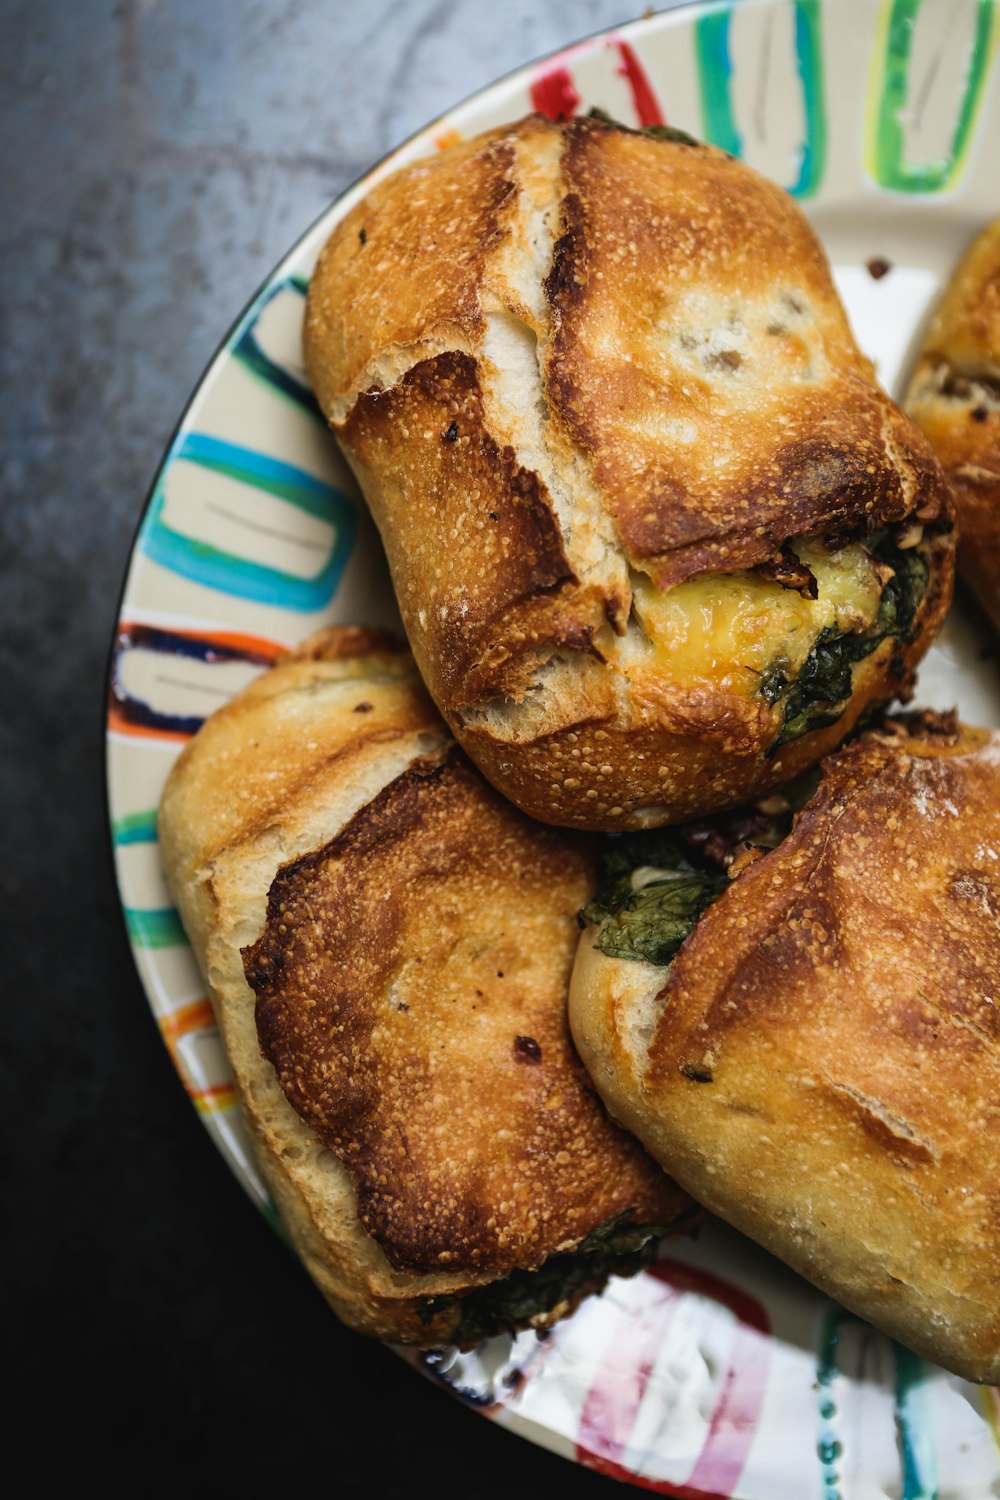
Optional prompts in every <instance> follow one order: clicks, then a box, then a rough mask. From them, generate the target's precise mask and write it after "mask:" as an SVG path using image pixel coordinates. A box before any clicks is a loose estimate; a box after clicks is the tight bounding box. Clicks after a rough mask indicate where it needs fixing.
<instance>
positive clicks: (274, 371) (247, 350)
mask: <svg viewBox="0 0 1000 1500" xmlns="http://www.w3.org/2000/svg"><path fill="white" fill-rule="evenodd" d="M307 286H308V282H307V281H306V280H305V278H304V277H301V276H289V277H287V278H286V279H285V280H284V281H279V282H278V283H277V285H276V286H274V287H272V288H271V289H270V290H269V291H268V292H267V293H265V295H264V296H263V297H261V298H260V300H259V301H258V302H257V303H256V304H255V306H254V310H253V314H252V316H251V317H250V318H248V319H247V321H246V323H245V325H244V327H243V329H242V330H241V331H240V332H239V333H238V334H237V335H236V338H235V339H234V341H233V344H232V347H231V352H232V356H233V358H234V359H235V360H238V361H239V363H240V364H241V365H243V366H244V368H245V369H247V370H249V371H250V373H251V375H253V376H255V377H256V378H257V379H258V380H261V381H263V383H264V384H265V385H266V386H268V387H269V389H271V390H272V391H276V392H277V393H278V394H279V395H281V396H284V397H286V398H287V399H288V400H289V401H291V402H293V403H294V404H295V405H296V406H297V407H298V408H299V409H300V410H301V411H304V412H305V413H306V414H307V416H310V417H314V418H315V419H316V421H317V422H319V423H320V424H321V425H322V426H323V427H325V426H326V419H325V418H324V416H323V413H322V412H321V411H320V409H319V405H318V403H317V401H316V397H315V396H314V395H313V393H312V391H311V389H310V388H309V386H308V385H307V383H306V382H305V381H304V380H301V379H299V377H298V376H297V375H293V374H292V372H291V370H288V369H286V367H285V366H284V365H280V364H278V362H277V361H276V360H274V359H272V358H271V356H270V355H269V354H268V353H267V352H266V351H265V350H264V348H263V347H262V346H261V344H260V341H259V340H258V338H257V329H258V327H259V324H260V319H261V314H262V313H263V311H264V309H265V308H266V307H267V306H269V304H270V303H271V302H273V301H274V299H275V297H279V296H281V294H282V293H283V292H288V291H291V292H293V293H295V294H296V295H298V296H300V297H301V296H304V295H305V292H306V288H307Z"/></svg>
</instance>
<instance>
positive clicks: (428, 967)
mask: <svg viewBox="0 0 1000 1500" xmlns="http://www.w3.org/2000/svg"><path fill="white" fill-rule="evenodd" d="M159 832H160V840H161V846H162V852H163V859H164V863H165V869H166V874H167V879H168V882H169V885H170V889H171V891H172V894H173V897H174V900H175V901H176V904H177V907H178V909H179V911H180V913H181V916H182V919H183V921H184V925H185V927H186V929H187V932H188V935H189V937H190V939H191V943H192V946H193V948H194V951H195V954H196V956H197V958H198V961H199V963H200V965H201V967H202V970H203V972H204V975H205V980H206V984H207V986H208V990H209V994H210V996H211V999H212V1002H213V1005H214V1007H215V1011H216V1014H217V1017H218V1022H219V1027H220V1031H221V1035H222V1039H223V1043H224V1045H225V1048H226V1051H227V1053H228V1055H229V1058H230V1061H231V1064H232V1068H233V1073H234V1077H235V1081H236V1085H237V1087H238V1090H239V1093H240V1097H241V1099H242V1102H243V1106H244V1109H245V1112H246V1118H247V1121H248V1124H249V1127H250V1130H251V1133H252V1138H253V1141H254V1144H255V1148H256V1151H257V1155H258V1157H259V1161H260V1165H261V1169H262V1171H263V1173H264V1176H265V1177H266V1179H267V1181H268V1183H269V1185H270V1187H271V1190H272V1193H273V1195H274V1198H275V1201H276V1204H277V1207H278V1210H279V1213H280V1215H281V1218H282V1220H283V1221H284V1224H285V1227H286V1229H287V1231H288V1234H289V1236H290V1238H291V1240H292V1242H293V1244H294V1245H295V1246H296V1248H297V1249H298V1251H299V1253H300V1255H301V1256H302V1259H303V1260H304V1262H305V1264H306V1266H307V1267H308V1269H309V1271H310V1272H311V1273H312V1275H313V1277H314V1278H315V1280H316V1282H317V1283H318V1285H319V1287H320V1288H321V1290H322V1291H323V1292H324V1293H325V1295H326V1296H327V1298H328V1299H329V1301H330V1303H331V1304H332V1306H333V1308H334V1310H335V1311H336V1312H337V1313H338V1315H339V1316H340V1317H341V1318H342V1319H343V1320H344V1322H346V1323H348V1324H349V1325H350V1326H351V1327H353V1328H355V1329H358V1330H359V1331H361V1332H364V1333H370V1334H375V1335H378V1336H380V1337H382V1338H385V1339H390V1340H393V1341H395V1342H398V1343H411V1344H424V1345H432V1344H440V1343H444V1342H452V1341H455V1342H459V1343H463V1344H470V1343H475V1342H477V1341H478V1339H479V1338H480V1337H485V1336H487V1335H488V1334H491V1333H494V1332H497V1331H499V1330H502V1329H507V1328H514V1327H520V1326H526V1325H528V1324H531V1325H533V1326H541V1325H543V1324H545V1323H547V1322H551V1321H552V1320H553V1319H554V1318H556V1317H558V1316H560V1315H561V1314H563V1313H565V1312H567V1311H569V1310H570V1309H571V1308H572V1307H573V1306H575V1304H576V1303H577V1302H578V1301H579V1299H580V1297H581V1296H582V1295H584V1294H585V1293H586V1292H588V1291H592V1290H595V1289H597V1288H599V1287H600V1286H601V1285H602V1284H603V1282H604V1280H605V1279H606V1277H607V1275H608V1274H609V1272H610V1271H612V1270H614V1271H615V1272H620V1273H623V1274H624V1273H627V1272H629V1271H630V1270H631V1271H634V1270H635V1269H637V1267H638V1266H639V1265H641V1264H643V1263H645V1261H647V1260H648V1259H649V1258H650V1257H651V1253H652V1250H653V1248H654V1244H655V1236H656V1235H658V1234H659V1233H661V1232H662V1231H663V1230H665V1229H667V1228H672V1227H676V1226H678V1225H680V1224H681V1223H682V1222H688V1223H689V1222H690V1221H691V1219H692V1213H693V1207H692V1205H691V1203H690V1200H688V1199H687V1198H686V1197H685V1195H684V1194H682V1193H681V1192H680V1191H679V1190H678V1189H677V1188H676V1187H675V1185H674V1184H673V1183H671V1182H670V1180H669V1178H667V1177H666V1176H665V1175H664V1174H663V1172H662V1171H661V1170H660V1169H659V1167H657V1166H656V1165H655V1163H653V1162H652V1161H651V1160H650V1159H649V1158H648V1157H647V1156H646V1155H645V1153H644V1152H643V1151H642V1150H641V1149H640V1147H639V1146H638V1145H637V1143H636V1142H635V1141H633V1140H632V1139H631V1137H628V1136H626V1135H625V1134H624V1133H623V1132H622V1131H620V1130H619V1129H617V1128H616V1127H615V1126H613V1125H612V1124H611V1123H610V1122H609V1120H608V1118H607V1116H606V1114H605V1112H604V1110H603V1107H602V1106H601V1104H600V1102H599V1100H598V1099H597V1097H596V1095H595V1093H594V1091H593V1088H592V1086H591V1085H590V1083H589V1080H588V1079H587V1076H586V1074H585V1072H584V1070H583V1068H582V1066H581V1064H580V1062H579V1059H578V1058H577V1057H576V1055H575V1053H574V1051H573V1047H572V1042H571V1040H570V1037H569V1031H568V1026H567V1021H566V990H567V984H568V979H569V971H570V967H571V965H572V960H573V952H574V950H575V946H576V936H577V933H578V931H579V928H578V926H577V921H576V915H577V911H578V909H579V907H580V905H581V902H582V901H584V900H585V899H586V896H587V894H588V893H589V890H590V886H591V881H592V861H591V855H590V853H589V852H588V849H587V848H586V847H585V846H584V845H583V844H581V843H580V842H579V840H578V839H574V838H572V837H566V836H559V835H557V834H555V833H554V832H553V831H552V830H550V829H546V828H542V827H540V826H539V825H536V824H530V823H529V822H528V821H527V820H526V819H524V818H522V817H521V816H520V815H519V814H518V813H517V812H516V811H515V810H514V809H512V808H511V807H509V805H508V804H506V803H504V802H503V801H502V800H501V799H500V798H499V797H498V796H497V795H496V793H495V792H494V791H493V789H492V788H491V787H489V786H488V785H487V784H486V783H484V782H483V781H482V779H481V778H480V777H479V776H478V774H477V773H476V772H475V771H474V770H473V769H472V767H471V766H469V764H468V763H467V762H466V761H465V759H464V758H463V757H462V755H461V753H460V751H459V750H458V749H457V748H456V747H455V745H454V743H453V742H452V740H451V738H450V736H449V735H448V733H447V730H446V728H445V726H444V725H443V724H442V723H441V721H440V720H439V719H438V717H437V715H436V714H435V712H434V710H433V707H432V705H431V703H430V701H429V700H428V698H427V696H426V694H425V692H424V691H423V688H422V686H421V684H420V682H419V679H418V677H417V674H416V671H415V669H414V666H413V662H412V659H411V658H410V656H409V655H408V654H407V653H404V652H402V651H401V650H400V649H399V648H398V647H397V646H395V645H393V644H392V643H390V642H389V641H388V640H386V639H384V638H381V637H379V636H377V635H375V634H373V633H372V632H365V631H358V630H348V629H333V630H330V631H328V632H325V633H323V634H322V635H321V636H319V637H317V638H316V639H315V640H314V641H312V642H310V643H307V645H306V646H305V647H303V648H302V650H301V651H300V652H298V653H293V654H291V655H290V656H289V657H287V658H286V659H285V660H284V661H283V662H281V663H280V664H279V665H277V666H276V667H275V668H273V669H272V670H271V671H268V672H265V673H264V674H263V675H262V676H261V677H259V678H257V679H256V680H255V681H254V682H253V683H252V684H251V685H250V686H249V687H248V688H247V689H245V690H244V691H243V692H241V693H239V694H238V695H237V696H236V697H235V698H234V699H233V700H232V702H230V703H229V704H228V705H226V707H224V708H222V709H221V710H219V712H217V713H216V714H214V715H213V716H212V717H211V718H210V719H209V720H208V721H207V722H206V723H205V725H204V726H203V728H202V729H201V730H200V731H199V733H198V734H197V735H196V736H195V738H194V740H193V741H192V742H191V744H190V745H189V746H188V747H187V749H186V750H185V751H184V753H183V754H182V755H181V756H180V758H179V759H178V761H177V763H176V765H175V767H174V769H173V771H172V773H171V775H170V778H169V780H168V782H167V786H166V789H165V791H164V795H163V801H162V806H161V810H160V819H159ZM241 950H242V954H243V956H241ZM248 979H249V982H248ZM251 986H253V988H251ZM254 990H256V1002H255V995H254ZM255 1011H256V1019H255Z"/></svg>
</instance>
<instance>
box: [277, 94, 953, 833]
mask: <svg viewBox="0 0 1000 1500" xmlns="http://www.w3.org/2000/svg"><path fill="white" fill-rule="evenodd" d="M661 134H662V133H661ZM667 135H668V137H669V138H660V137H659V136H657V137H654V136H653V135H651V134H650V133H648V132H646V131H634V130H627V129H625V128H623V127H620V126H616V125H615V124H613V123H612V122H608V121H606V120H603V119H594V118H588V119H575V120H572V121H570V122H568V123H565V124H554V123H552V122H550V121H548V120H545V119H542V118H540V117H537V116H532V117H529V118H527V119H525V120H522V121H520V122H518V123H516V124H514V125H511V126H507V127H504V128H501V129H497V130H493V131H491V132H489V133H487V134H485V135H483V136H480V137H478V138H476V139H475V140H471V141H468V142H465V143H463V144H461V145H458V146H454V147H452V148H450V149H448V150H447V151H444V152H442V153H441V154H440V155H438V156H437V157H436V158H434V159H433V160H429V161H420V162H417V163H416V164H415V165H412V166H408V167H406V168H404V169H403V170H401V171H400V172H398V173H397V174H396V175H394V176H391V177H389V178H387V179H386V180H384V181H382V182H380V183H378V184H377V185H376V186H375V187H374V188H372V190H371V192H370V193H369V194H368V196H367V197H366V198H365V199H364V200H363V201H362V202H361V203H359V204H358V205H357V206H356V207H355V208H354V209H353V210H352V211H351V212H350V213H349V214H347V215H346V216H345V217H344V218H343V219H342V220H341V222H340V223H339V224H338V225H337V227H336V228H335V230H334V231H333V234H332V235H331V237H330V240H329V242H328V243H327V245H326V247H325V249H324V250H323V253H322V255H321V256H320V259H319V263H318V265H317V267H316V270H315V273H314V275H313V277H312V280H311V283H310V287H309V295H308V301H307V312H306V322H305V331H304V340H305V359H306V367H307V371H308V374H309V378H310V380H311V382H312V385H313V387H314V389H315V391H316V394H317V397H318V399H319V402H320V405H321V406H322V409H323V411H324V412H325V413H326V415H327V416H328V418H329V420H330V422H331V424H332V426H333V430H334V432H335V433H336V435H337V438H338V439H339V441H340V444H341V446H342V448H343V451H344V453H345V454H346V456H347V458H348V460H349V462H350V464H351V466H352V467H353V469H354V471H355V473H356V475H357V477H358V480H359V482H360V485H361V488H362V490H363V492H364V494H365V496H366V498H367V500H368V503H369V505H370V507H371V510H372V512H373V514H374V517H375V520H376V522H377V523H378V526H379V529H380V531H381V535H382V539H383V542H384V544H385V548H386V552H387V554H388V559H389V564H390V568H391V572H392V578H393V582H394V585H395V589H396V593H397V596H398V599H399V605H400V609H401V612H402V617H403V622H404V625H405V628H406V631H407V634H408V636H409V639H410V642H411V645H412V647H413V651H414V655H415V657H416V660H417V663H418V666H419V668H420V670H421V672H422V674H423V676H424V679H425V681H426V682H427V685H428V687H429V689H430V691H431V693H432V695H433V696H434V698H435V700H436V702H437V704H438V707H439V708H440V710H441V712H442V713H443V715H444V717H445V718H446V720H447V721H448V723H449V725H450V727H451V729H452V731H453V732H454V734H455V736H456V738H457V739H458V740H459V741H460V743H461V744H462V746H463V747H464V749H465V750H466V751H467V752H468V753H469V755H470V756H471V757H472V758H473V760H474V761H476V763H477V764H478V765H479V767H480V768H481V769H482V770H483V771H484V773H485V774H486V776H487V777H488V778H489V779H490V780H491V781H492V782H493V783H494V784H495V785H496V786H497V787H499V788H500V790H501V791H503V792H504V793H505V794H506V795H507V796H508V797H510V798H511V799H512V800H513V801H514V802H516V803H518V804H519V805H520V806H521V807H522V808H523V809H525V810H526V811H528V812H530V813H531V814H532V815H534V816H535V817H537V818H540V819H543V820H544V821H547V822H552V823H557V824H562V825H566V826H575V827H582V828H594V829H614V828H631V827H641V826H647V825H655V824H662V823H669V822H675V821H677V820H680V819H683V818H687V817H691V816H694V815H696V814H699V813H700V812H702V811H704V810H706V809H710V808H717V807H723V806H729V805H733V804H735V803H737V802H739V801H741V800H743V799H745V798H746V797H748V796H750V795H754V794H756V793H757V792H758V791H760V790H761V789H762V788H765V787H768V786H771V785H776V784H778V783H780V782H781V781H783V780H785V779H787V778H788V777H790V776H792V775H794V774H795V773H797V772H798V771H799V770H801V769H802V768H803V767H804V766H806V765H809V764H812V763H813V762H814V761H815V760H817V759H818V757H819V756H821V755H822V754H824V753H825V752H827V751H828V750H829V749H831V747H833V746H834V745H835V744H837V743H839V741H840V740H841V739H842V738H843V736H844V735H845V734H846V733H847V732H848V731H849V730H850V729H851V728H852V727H853V726H854V724H855V723H856V722H857V720H858V717H859V715H860V714H861V713H862V711H863V710H865V709H867V708H869V707H870V706H871V705H872V704H874V703H879V702H884V701H888V700H890V699H892V698H893V697H894V696H896V695H904V696H905V694H906V692H907V689H908V684H909V682H910V679H911V676H912V673H913V670H914V666H915V664H916V662H917V661H918V660H919V658H920V657H921V656H922V654H923V653H924V651H925V650H926V648H927V646H928V644H929V642H930V640H931V639H932V637H933V635H934V633H935V632H936V630H937V628H938V626H939V624H940V622H941V619H942V617H943V615H944V612H945V610H946V608H947V604H948V601H949V598H950V591H951V583H952V542H951V538H950V537H949V535H948V529H949V527H950V520H949V515H948V506H949V499H948V494H947V487H946V485H945V483H944V481H943V478H942V475H941V471H940V469H939V467H938V465H937V463H936V461H935V459H934V457H933V455H932V454H931V452H930V450H929V448H928V446H927V444H926V443H925V441H924V440H923V439H922V438H921V436H920V435H919V434H918V433H917V432H916V431H915V429H914V428H913V426H912V424H911V423H910V422H909V421H908V420H907V419H906V417H905V416H904V415H903V414H902V412H901V411H900V410H899V409H898V408H897V407H896V406H894V405H893V403H892V402H891V401H890V400H889V399H888V397H886V395H885V394H884V393H883V392H882V391H881V390H880V389H879V388H878V386H877V385H876V383H875V380H874V376H873V372H872V368H871V365H870V364H869V362H868V361H867V360H866V359H865V358H864V357H863V356H862V355H861V354H860V353H859V351H858V349H857V347H856V345H855V343H854V340H853V338H852V336H851V332H850V329H849V327H848V324H847V320H846V317H845V315H844V312H843V309H842V307H841V305H840V302H839V300H838V298H837V295H836V292H835V289H834V286H833V282H832V279H831V275H830V270H829V266H828V264H827V262H826V259H825V257H824V254H823V251H822V249H821V247H820V245H819V242H818V241H817V239H816V237H815V235H814V234H813V232H812V230H811V229H810V227H809V225H808V223H807V221H806V220H805V218H804V217H803V215H802V214H801V212H800V211H799V209H798V208H797V207H796V205H795V204H794V203H793V202H792V200H791V199H790V198H789V197H788V196H787V195H786V194H785V193H784V192H782V191H781V190H780V189H779V188H777V187H776V186H775V185H774V184H772V183H770V182H768V181H766V180H764V179H763V178H761V177H760V176H758V175H757V174H756V173H755V172H753V171H752V170H751V169H750V168H749V167H747V166H745V165H744V164H743V163H742V162H739V161H736V160H734V159H733V158H731V157H730V156H728V155H727V154H726V153H725V152H723V151H719V150H716V149H715V148H714V147H710V146H703V145H699V144H698V143H696V142H693V141H691V140H690V139H689V138H687V137H682V136H680V135H679V133H677V132H673V133H670V132H668V133H667Z"/></svg>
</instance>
